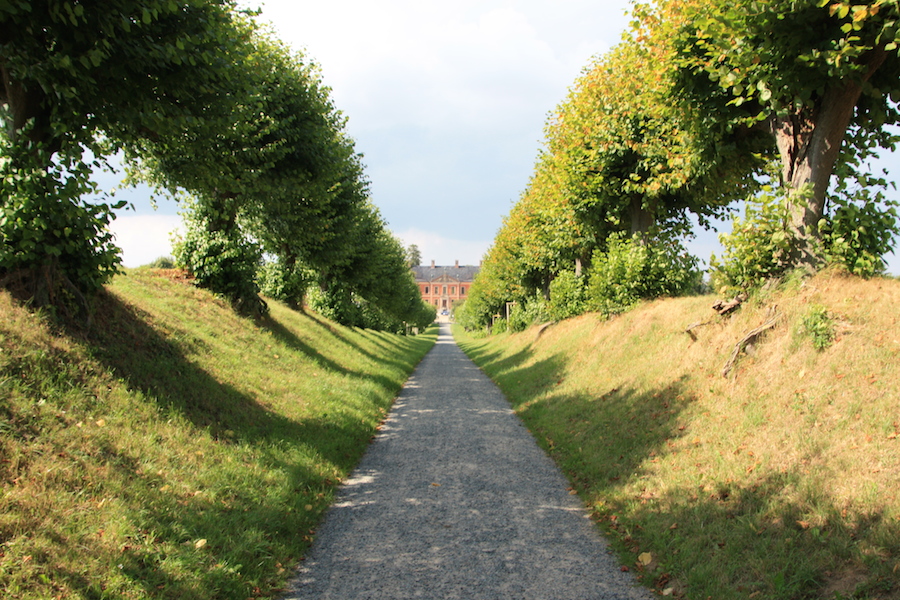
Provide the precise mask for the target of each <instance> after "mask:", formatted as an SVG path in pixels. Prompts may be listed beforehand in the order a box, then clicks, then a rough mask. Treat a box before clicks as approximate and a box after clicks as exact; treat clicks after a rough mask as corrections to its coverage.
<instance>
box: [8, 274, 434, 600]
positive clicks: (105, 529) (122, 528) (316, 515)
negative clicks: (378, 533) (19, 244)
mask: <svg viewBox="0 0 900 600" xmlns="http://www.w3.org/2000/svg"><path fill="white" fill-rule="evenodd" d="M271 309H272V314H271V318H270V319H269V320H268V321H266V322H265V323H261V324H254V323H253V322H251V321H248V320H246V319H241V318H238V317H237V316H235V314H234V313H233V312H232V311H231V310H229V309H228V308H227V306H226V305H225V304H224V303H222V302H220V301H219V300H217V299H215V298H214V297H213V296H211V295H210V294H208V293H206V292H205V291H202V290H199V289H196V288H194V287H193V286H191V285H186V284H185V283H184V282H179V281H177V278H174V279H173V278H171V277H168V276H164V275H163V274H161V273H157V272H152V271H148V270H135V271H131V272H129V274H128V275H126V276H120V277H117V278H116V280H115V281H114V282H113V283H112V285H110V286H109V288H108V293H106V294H103V295H102V296H101V298H99V300H98V307H97V315H96V319H95V323H96V324H95V326H94V328H93V331H92V332H91V333H90V334H89V335H88V336H86V337H85V336H79V335H66V334H64V333H60V332H54V331H53V330H52V329H51V328H50V327H48V325H47V323H46V322H45V320H44V319H42V318H41V317H39V316H35V315H32V314H29V313H28V312H26V311H25V310H22V309H21V308H19V307H17V306H15V305H14V304H13V303H12V302H11V300H10V298H9V296H8V295H6V294H5V293H3V294H0V486H2V487H0V490H2V494H0V590H3V592H2V593H0V596H2V597H4V598H92V599H94V598H96V599H100V598H171V599H185V598H191V599H202V598H217V599H224V598H234V599H239V600H245V599H246V598H256V597H270V596H273V595H277V593H278V588H279V587H281V586H283V585H284V582H285V580H286V579H287V577H288V576H289V575H290V574H291V571H292V567H293V566H294V565H295V564H296V563H297V561H298V560H299V559H300V557H301V556H302V554H303V552H304V551H305V550H306V548H307V547H308V545H309V541H310V539H311V538H310V536H311V534H312V530H313V528H314V527H316V525H317V523H318V522H319V520H320V517H321V515H322V513H323V511H324V509H325V508H326V507H327V506H328V504H329V502H330V501H331V499H332V492H333V490H334V489H335V486H336V484H337V483H338V482H339V481H340V480H341V479H342V478H343V477H345V476H346V475H347V474H348V473H349V471H350V470H351V469H352V467H353V466H354V465H355V464H356V462H357V461H358V459H359V458H360V456H361V455H362V453H363V452H364V451H365V449H366V446H367V443H368V441H369V439H370V438H371V436H372V435H373V434H374V432H375V430H376V427H377V426H378V424H379V423H380V421H381V420H382V419H383V417H384V416H385V415H386V413H387V411H388V409H389V407H390V405H391V403H392V401H393V398H394V397H395V395H396V393H397V392H398V391H399V389H400V387H401V385H402V384H403V382H404V381H405V380H406V378H407V376H408V374H409V373H410V372H411V371H412V369H413V367H414V366H415V365H416V364H417V363H418V361H419V360H420V358H421V357H422V356H423V355H424V354H425V353H426V352H427V350H429V349H430V348H431V346H432V344H433V343H434V340H435V337H436V332H435V331H430V332H428V333H427V334H426V335H422V336H419V337H416V338H405V337H399V336H393V335H388V334H381V333H375V332H371V331H360V330H352V329H347V328H344V327H341V326H337V325H334V324H332V323H330V322H327V321H326V320H324V319H322V318H320V317H318V316H316V315H314V314H300V313H297V312H294V311H291V310H289V309H287V308H285V307H283V306H281V305H279V304H277V303H271Z"/></svg>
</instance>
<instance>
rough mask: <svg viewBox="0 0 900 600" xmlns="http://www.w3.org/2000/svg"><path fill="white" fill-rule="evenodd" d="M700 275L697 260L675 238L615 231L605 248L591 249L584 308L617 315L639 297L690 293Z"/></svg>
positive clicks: (698, 281)
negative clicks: (603, 249) (627, 234)
mask: <svg viewBox="0 0 900 600" xmlns="http://www.w3.org/2000/svg"><path fill="white" fill-rule="evenodd" d="M700 278H701V275H700V271H699V270H698V269H697V259H696V258H694V257H693V256H691V255H689V254H688V253H687V251H686V250H685V249H684V246H682V245H681V244H680V243H679V242H678V241H676V240H674V239H670V238H669V237H666V236H662V237H656V238H650V239H646V240H642V239H641V238H640V237H638V236H634V237H630V238H629V237H626V236H625V235H624V234H622V233H615V234H613V235H611V236H610V237H609V238H608V239H607V249H606V250H605V251H602V250H597V251H595V252H594V257H593V261H592V267H591V272H590V278H589V283H588V290H587V308H588V309H589V310H596V311H599V312H601V313H603V314H605V315H612V314H617V313H620V312H623V311H625V310H627V309H628V308H630V307H631V306H633V305H634V304H636V303H637V302H638V301H640V300H646V299H650V298H658V297H660V296H681V295H685V294H688V293H694V292H696V291H697V290H698V288H699V285H700Z"/></svg>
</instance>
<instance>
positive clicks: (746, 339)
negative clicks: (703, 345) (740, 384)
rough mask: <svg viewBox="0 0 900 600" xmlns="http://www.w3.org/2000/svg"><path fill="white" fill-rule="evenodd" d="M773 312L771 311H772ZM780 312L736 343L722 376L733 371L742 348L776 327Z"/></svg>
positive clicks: (726, 375)
mask: <svg viewBox="0 0 900 600" xmlns="http://www.w3.org/2000/svg"><path fill="white" fill-rule="evenodd" d="M770 314H771V312H770ZM779 316H780V315H778V314H772V316H771V317H770V318H769V320H768V321H766V322H765V323H763V324H762V325H760V326H759V327H757V328H756V329H754V330H753V331H751V332H750V333H748V334H747V335H745V336H744V337H743V338H742V339H741V341H739V342H738V343H737V344H735V345H734V350H732V351H731V358H729V359H728V362H727V363H725V367H724V368H723V369H722V377H728V374H729V373H730V372H731V369H733V368H734V363H735V362H736V361H737V358H738V356H739V355H740V353H741V350H743V349H744V347H745V346H747V344H749V343H751V342H752V341H753V340H755V339H756V338H757V337H759V335H760V334H761V333H763V332H764V331H766V330H768V329H771V328H773V327H775V323H777V322H778V317H779Z"/></svg>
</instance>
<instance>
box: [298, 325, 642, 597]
mask: <svg viewBox="0 0 900 600" xmlns="http://www.w3.org/2000/svg"><path fill="white" fill-rule="evenodd" d="M567 487H568V484H567V482H566V480H565V478H564V477H563V475H562V474H561V473H560V471H559V469H558V468H557V467H556V465H555V464H554V463H553V462H552V461H551V460H550V458H549V457H548V456H547V455H546V454H545V453H544V452H543V451H542V450H541V449H540V448H539V447H538V446H537V444H536V443H535V442H534V439H533V438H532V437H531V435H530V434H529V432H528V431H527V430H526V429H525V428H524V427H523V425H522V424H521V422H520V421H519V418H518V417H517V416H516V415H515V414H514V413H513V411H512V410H511V408H510V406H509V403H508V402H507V401H506V399H505V398H504V396H503V394H502V393H501V392H500V391H499V389H498V388H497V387H496V386H495V385H494V384H493V383H492V382H491V381H490V380H489V379H488V378H487V377H486V376H485V375H484V374H483V373H482V372H481V371H480V370H479V369H478V367H476V366H475V364H474V363H472V361H470V360H469V359H468V358H467V357H466V356H465V354H463V352H462V351H461V350H460V349H459V347H458V346H457V345H456V343H455V342H454V340H453V337H452V336H451V334H450V330H449V325H446V324H442V325H441V332H440V336H439V338H438V341H437V344H436V345H435V347H434V348H433V349H432V350H431V352H429V354H428V355H427V356H426V357H425V358H424V359H423V361H422V362H421V363H420V364H419V366H418V367H417V368H416V370H415V372H414V373H413V375H412V377H410V379H409V381H408V382H407V384H406V386H405V387H404V389H403V391H402V392H401V394H400V396H399V397H398V398H397V401H396V403H395V405H394V408H393V410H392V411H391V414H390V415H389V417H388V420H387V421H386V422H385V424H384V426H383V427H382V430H381V432H380V433H379V435H378V436H376V438H375V440H374V441H373V443H372V445H371V447H370V448H369V450H368V452H367V453H366V455H365V456H364V457H363V460H362V461H361V462H360V464H359V467H358V468H357V469H356V470H355V471H354V473H353V475H352V477H351V478H350V479H349V480H347V481H346V482H345V484H344V485H343V486H342V488H341V489H340V491H339V493H338V496H337V500H336V502H335V504H334V505H333V506H332V507H331V509H329V512H328V514H327V516H326V518H325V521H324V523H323V525H322V527H321V528H320V529H319V532H318V536H317V538H316V541H315V543H314V544H313V547H312V549H311V551H310V554H309V556H308V558H307V559H306V560H305V561H304V562H303V563H302V564H301V567H300V570H299V572H298V575H297V577H296V579H295V580H294V581H293V583H292V585H291V588H290V592H289V594H288V596H286V600H301V599H312V598H315V599H322V600H325V599H329V600H331V599H333V600H355V599H373V600H374V599H385V600H387V599H390V600H398V599H406V598H426V599H435V600H438V599H441V600H442V599H449V598H465V599H471V598H477V599H485V600H488V599H498V600H500V599H503V600H510V599H522V600H556V599H558V600H594V599H597V600H601V599H603V600H613V599H616V600H618V599H635V600H637V599H642V600H646V599H649V598H651V597H652V596H651V594H650V592H649V591H648V590H646V589H644V588H640V587H636V584H635V582H634V579H633V577H632V576H631V574H630V573H626V572H622V570H621V566H620V565H619V563H618V562H617V560H616V558H615V557H614V556H613V555H611V554H610V553H609V551H608V549H607V545H606V542H605V541H604V540H603V539H602V537H601V536H600V534H599V533H598V532H597V530H596V529H595V528H594V526H593V524H592V523H591V521H590V519H589V517H588V515H587V512H586V511H585V509H584V508H583V506H582V505H581V503H580V501H579V500H578V497H577V496H572V495H570V494H569V493H568V491H567Z"/></svg>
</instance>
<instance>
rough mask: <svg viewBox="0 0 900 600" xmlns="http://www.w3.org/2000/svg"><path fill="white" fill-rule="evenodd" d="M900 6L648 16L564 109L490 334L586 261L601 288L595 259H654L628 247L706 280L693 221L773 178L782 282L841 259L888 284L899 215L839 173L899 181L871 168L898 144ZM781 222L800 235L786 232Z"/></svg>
mask: <svg viewBox="0 0 900 600" xmlns="http://www.w3.org/2000/svg"><path fill="white" fill-rule="evenodd" d="M898 11H900V4H898V3H897V2H896V1H895V0H875V1H873V2H868V3H862V4H850V3H847V2H842V1H830V0H801V1H793V0H791V1H789V0H772V1H768V2H758V1H755V0H737V1H731V0H729V1H725V0H713V1H712V2H707V1H700V0H656V1H654V2H652V3H648V4H637V5H635V7H634V9H633V14H632V16H633V23H632V27H631V29H630V30H629V31H628V32H626V34H625V35H624V36H623V39H622V41H621V42H620V43H619V44H618V45H617V46H616V47H614V48H613V49H612V50H611V51H609V52H608V53H606V54H604V55H601V56H598V57H596V58H595V59H594V60H593V61H592V62H591V64H589V65H588V67H587V68H586V69H585V70H584V72H583V73H582V75H581V76H580V77H579V78H578V79H577V80H576V81H575V82H574V84H573V86H572V88H571V90H570V92H569V94H568V96H567V97H566V99H565V100H564V101H563V102H562V103H561V104H560V105H559V106H558V107H557V108H556V110H554V111H553V112H552V113H551V115H550V118H549V119H548V122H547V126H546V138H545V146H544V149H543V150H542V151H541V153H540V156H539V157H538V160H537V164H536V166H535V172H534V175H533V176H532V178H531V180H530V181H529V183H528V187H527V188H526V191H525V192H524V193H523V195H522V197H521V198H520V200H519V202H518V203H517V204H516V205H515V206H514V207H513V208H512V210H511V211H510V214H509V216H508V217H507V218H506V219H505V220H504V223H503V226H502V227H501V229H500V231H499V232H498V234H497V237H496V239H495V240H494V245H493V247H492V248H491V251H490V252H489V254H488V256H487V257H486V260H485V264H484V268H483V270H482V272H481V274H480V275H479V277H478V279H476V282H475V284H474V285H473V289H472V297H470V303H471V306H470V307H469V309H468V310H469V312H470V313H478V314H479V315H480V322H482V323H485V322H487V321H488V320H489V316H490V315H491V314H495V313H496V312H497V311H498V310H499V308H500V307H501V306H502V304H503V303H504V302H507V301H517V302H518V301H522V300H523V299H526V298H529V297H530V295H531V294H532V293H533V292H534V291H541V292H543V295H544V297H545V298H547V297H548V296H549V289H550V287H551V286H550V285H549V283H550V282H551V281H552V280H553V279H554V278H555V277H557V276H558V275H559V274H561V273H564V272H567V271H571V270H572V269H573V263H574V264H575V265H577V266H576V267H575V270H576V273H580V272H581V271H580V267H584V268H585V269H586V272H587V274H588V275H589V276H590V275H591V273H592V272H593V273H594V274H596V273H599V272H601V271H603V270H606V271H609V269H608V268H606V267H604V266H603V265H597V264H591V263H592V261H594V262H596V261H597V260H601V261H606V260H612V255H613V254H615V255H616V256H617V257H618V258H617V259H616V260H619V264H621V265H624V264H626V263H627V261H628V260H631V258H628V259H623V258H622V257H632V258H634V257H638V256H643V251H640V250H638V249H634V250H632V249H630V246H627V245H626V246H622V242H621V240H622V236H623V235H629V234H631V235H636V236H637V238H636V239H637V240H638V241H639V243H640V240H644V243H650V242H651V241H652V242H653V243H656V244H659V248H658V249H656V250H652V251H650V254H649V255H647V256H649V257H650V258H648V259H647V260H652V261H657V263H658V262H659V261H660V260H662V261H663V262H667V261H668V262H670V263H671V265H670V266H671V267H672V268H673V269H676V270H684V269H688V270H689V269H690V261H685V260H682V258H680V257H681V252H680V250H678V249H677V242H675V241H674V240H673V236H675V237H677V236H679V235H684V234H688V233H689V228H690V226H689V223H690V219H689V218H690V217H691V216H693V217H694V219H695V220H697V221H699V223H700V224H701V225H706V224H707V223H708V219H709V218H710V217H714V216H721V215H722V214H723V213H724V212H725V211H726V210H729V208H730V207H731V206H732V205H733V204H734V202H736V201H738V200H743V199H745V198H748V197H750V198H753V197H755V196H756V195H757V194H763V196H762V197H763V198H769V196H767V195H766V194H769V192H768V191H765V190H766V189H768V188H765V187H764V186H765V185H767V184H769V183H771V180H772V179H773V178H774V179H775V183H776V184H779V185H780V186H781V191H780V192H779V198H781V200H780V202H782V203H785V204H786V207H785V211H784V213H782V212H778V211H775V212H772V213H771V214H768V213H767V214H768V216H766V219H769V221H767V224H766V226H765V227H763V228H761V229H758V230H757V231H756V232H755V233H753V234H752V235H749V237H747V236H745V237H742V238H741V240H743V241H742V242H741V243H743V242H746V243H748V244H755V243H757V242H756V241H755V240H756V236H759V235H774V236H776V238H777V239H776V240H775V242H774V243H768V242H766V244H767V246H769V247H772V248H775V249H776V251H775V252H773V253H770V254H768V255H767V256H766V257H765V258H762V259H761V260H767V261H770V262H773V261H775V262H777V263H778V264H777V265H775V266H773V268H771V269H768V268H766V269H764V270H765V272H770V273H771V272H777V271H778V270H783V269H785V268H790V267H794V266H807V267H815V266H817V265H819V264H820V263H821V261H822V260H823V259H825V258H828V259H836V258H839V259H841V260H843V261H844V262H845V263H853V264H856V265H863V267H864V268H863V269H861V270H860V272H868V273H871V272H874V271H873V270H874V269H875V268H876V267H877V265H878V264H882V263H880V262H879V260H878V258H877V257H875V256H874V255H875V254H880V253H883V252H884V251H886V250H887V249H888V248H890V243H889V240H891V239H892V237H893V236H894V235H895V234H896V224H897V220H896V213H895V209H894V208H893V207H892V206H891V203H890V202H889V201H887V202H886V201H885V200H884V197H883V196H882V195H881V193H880V192H877V193H876V192H872V191H868V190H866V189H862V190H855V191H853V192H850V193H849V194H848V185H847V184H846V180H842V181H841V182H838V184H837V185H836V186H834V188H833V191H832V192H829V189H830V188H829V184H830V182H831V175H832V174H833V173H834V172H835V171H836V170H838V171H840V172H841V174H842V177H846V178H848V179H852V180H854V181H857V182H865V185H870V186H871V185H873V184H882V185H883V184H885V183H886V182H885V181H883V180H879V179H878V178H873V177H870V176H866V175H865V174H864V173H863V172H862V170H861V169H862V160H863V159H865V158H867V157H868V156H870V155H871V154H872V153H873V152H874V149H875V148H877V147H882V148H889V149H893V147H894V144H895V141H896V139H897V138H896V136H895V135H892V134H891V133H890V131H889V130H888V129H886V128H885V125H889V124H893V123H896V121H897V110H896V101H897V100H898V99H900V89H898V86H900V77H898V75H900V72H898V68H900V58H898V36H900V32H898V25H897V24H898V17H900V13H898ZM773 163H777V164H778V168H777V169H772V164H773ZM865 185H864V188H865ZM829 197H830V198H831V199H832V209H833V210H832V212H831V213H829V212H827V211H826V207H827V204H828V202H827V201H828V199H829ZM765 201H766V202H769V200H765ZM770 204H771V203H770ZM767 206H768V205H767ZM767 210H768V209H767ZM781 214H784V215H786V217H785V221H784V227H783V228H782V227H780V226H779V225H777V224H776V223H775V221H774V220H773V219H778V218H781V217H779V216H778V215H781ZM760 223H762V221H760ZM748 227H750V228H752V227H755V225H748ZM870 229H871V230H872V231H868V230H870ZM745 230H746V228H745ZM838 230H840V231H838ZM764 232H767V233H764ZM823 232H824V234H825V235H827V236H828V239H824V240H823V238H822V236H823ZM734 239H737V238H734ZM610 240H616V242H615V244H616V247H615V252H613V253H612V254H610V253H609V252H608V251H609V250H610V247H609V244H610ZM672 243H676V246H674V247H673V246H671V244H672ZM622 248H627V250H622ZM654 256H655V257H656V258H653V257H654ZM860 261H862V262H860ZM654 264H656V263H654ZM626 270H627V269H626ZM634 272H635V273H637V272H638V270H637V269H635V270H634ZM635 276H636V275H635ZM679 280H681V281H690V280H692V277H691V276H689V275H688V274H687V271H685V276H684V277H679ZM570 287H571V286H570ZM599 287H601V286H592V288H591V289H599ZM651 287H652V286H651ZM677 287H679V290H683V289H684V286H677ZM654 293H657V292H654ZM666 293H670V292H666ZM473 300H474V302H473ZM588 304H590V302H589V303H588ZM482 305H483V306H482ZM477 306H482V308H483V310H482V309H478V310H475V307H477Z"/></svg>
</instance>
